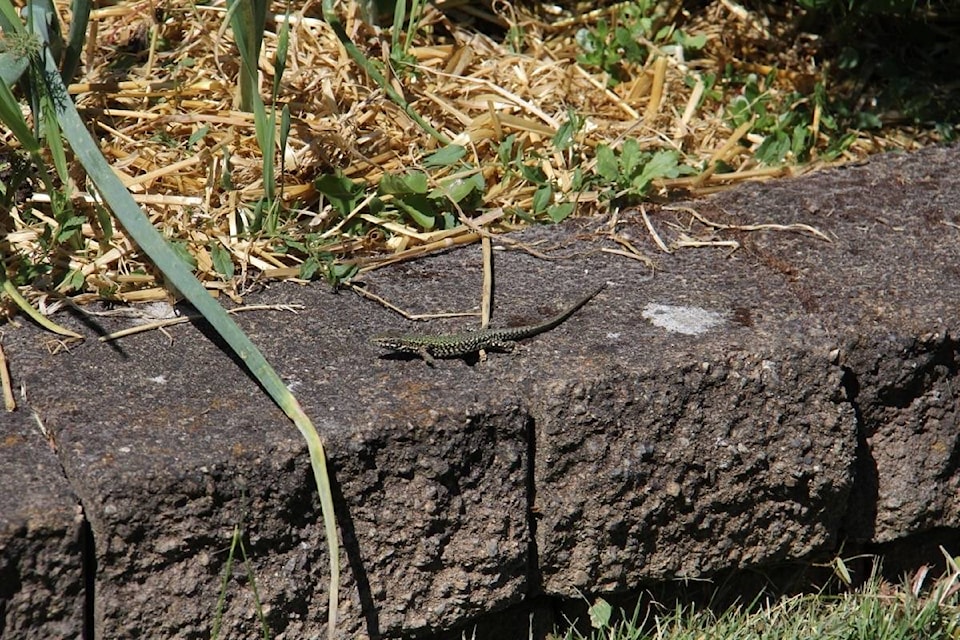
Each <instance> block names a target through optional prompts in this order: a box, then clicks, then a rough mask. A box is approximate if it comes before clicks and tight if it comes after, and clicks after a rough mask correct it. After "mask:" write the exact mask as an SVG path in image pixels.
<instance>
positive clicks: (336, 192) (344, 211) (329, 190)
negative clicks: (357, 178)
mask: <svg viewBox="0 0 960 640" xmlns="http://www.w3.org/2000/svg"><path fill="white" fill-rule="evenodd" d="M313 184H314V186H316V188H317V191H319V192H320V193H322V194H323V195H324V196H326V197H327V200H329V201H330V204H331V205H333V208H334V209H336V210H337V211H338V212H339V213H340V215H342V216H346V215H349V214H350V212H351V211H353V209H354V208H355V207H356V206H357V204H359V203H360V200H361V199H362V196H363V188H364V185H363V184H362V183H360V182H354V181H353V180H351V179H350V178H347V177H345V176H341V175H333V174H329V173H327V174H324V175H322V176H320V177H318V178H317V179H316V180H314V181H313Z"/></svg>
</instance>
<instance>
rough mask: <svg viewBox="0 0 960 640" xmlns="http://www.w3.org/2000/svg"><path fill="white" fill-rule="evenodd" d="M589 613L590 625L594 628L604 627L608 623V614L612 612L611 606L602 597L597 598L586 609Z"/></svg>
mask: <svg viewBox="0 0 960 640" xmlns="http://www.w3.org/2000/svg"><path fill="white" fill-rule="evenodd" d="M587 613H588V614H589V615H590V626H591V627H593V628H594V629H598V630H599V629H606V628H607V627H608V626H609V625H610V616H611V615H612V614H613V607H611V606H610V603H609V602H607V601H606V600H604V599H603V598H597V599H596V601H595V602H594V603H593V605H592V606H591V607H590V608H589V609H588V610H587Z"/></svg>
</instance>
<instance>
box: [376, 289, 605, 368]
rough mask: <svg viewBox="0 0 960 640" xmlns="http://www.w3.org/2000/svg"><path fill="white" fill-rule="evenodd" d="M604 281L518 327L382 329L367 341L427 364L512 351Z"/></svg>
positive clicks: (554, 322)
mask: <svg viewBox="0 0 960 640" xmlns="http://www.w3.org/2000/svg"><path fill="white" fill-rule="evenodd" d="M606 286H607V285H606V283H604V284H602V285H600V286H599V287H597V288H596V289H594V290H593V291H591V292H590V293H588V294H587V295H585V296H584V297H582V298H581V299H580V300H578V301H577V302H575V303H573V305H571V306H570V307H569V308H568V309H566V310H565V311H563V312H561V313H559V314H557V315H556V316H554V317H552V318H549V319H547V320H544V321H543V322H538V323H536V324H530V325H525V326H520V327H505V328H502V329H489V328H488V329H475V330H472V331H464V332H461V333H443V334H436V335H423V334H415V333H407V334H403V333H383V334H380V335H376V336H373V337H372V338H370V342H372V343H373V344H375V345H378V346H380V347H384V348H386V349H390V350H392V351H395V352H398V353H412V354H416V355H419V356H420V357H421V358H423V361H424V362H426V363H427V365H429V366H431V367H432V366H434V365H435V364H436V362H435V358H459V357H460V356H465V355H469V354H471V353H476V352H477V351H480V350H481V349H496V350H499V351H508V352H509V351H512V350H513V346H514V345H513V343H514V342H516V341H517V340H523V339H524V338H531V337H533V336H535V335H539V334H541V333H545V332H547V331H550V330H551V329H553V328H555V327H557V326H558V325H559V324H561V323H562V322H563V321H565V320H566V319H567V318H569V317H570V316H572V315H573V314H574V313H576V312H577V310H578V309H580V307H582V306H583V305H585V304H587V303H588V302H590V300H592V299H593V297H594V296H596V295H597V294H598V293H600V292H601V291H603V290H604V289H605V288H606Z"/></svg>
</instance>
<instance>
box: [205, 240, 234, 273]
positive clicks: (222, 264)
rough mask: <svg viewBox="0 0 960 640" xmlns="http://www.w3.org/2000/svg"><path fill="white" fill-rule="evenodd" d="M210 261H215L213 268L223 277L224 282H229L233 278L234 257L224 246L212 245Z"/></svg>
mask: <svg viewBox="0 0 960 640" xmlns="http://www.w3.org/2000/svg"><path fill="white" fill-rule="evenodd" d="M210 259H211V260H213V268H214V269H216V270H217V273H219V274H220V275H222V276H223V279H224V280H229V279H230V278H232V277H233V273H234V267H233V257H232V256H231V255H230V252H229V251H227V250H226V249H224V248H223V246H221V245H220V244H214V245H212V246H211V247H210Z"/></svg>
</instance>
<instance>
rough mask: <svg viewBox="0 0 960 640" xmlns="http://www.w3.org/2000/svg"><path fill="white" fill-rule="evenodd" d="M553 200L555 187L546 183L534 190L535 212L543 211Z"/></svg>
mask: <svg viewBox="0 0 960 640" xmlns="http://www.w3.org/2000/svg"><path fill="white" fill-rule="evenodd" d="M551 202H553V187H551V186H550V185H544V186H542V187H540V188H539V189H537V190H536V191H534V192H533V213H534V214H537V213H542V212H544V211H546V210H547V207H548V206H550V203H551Z"/></svg>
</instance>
